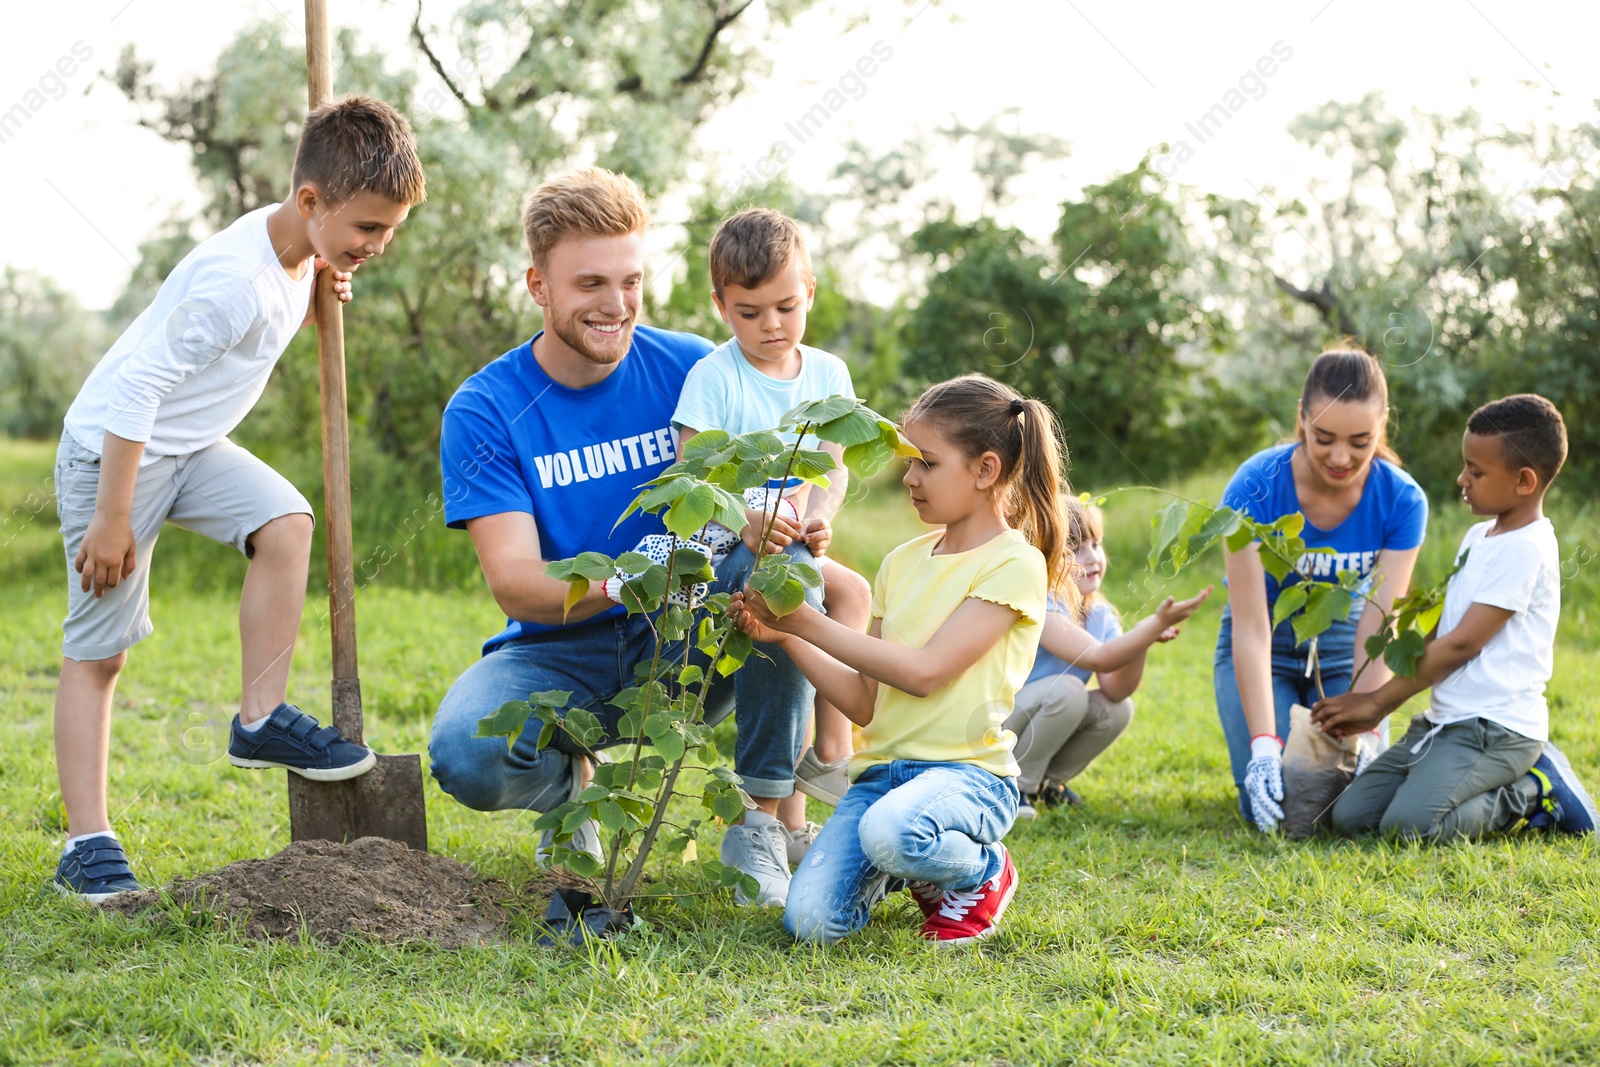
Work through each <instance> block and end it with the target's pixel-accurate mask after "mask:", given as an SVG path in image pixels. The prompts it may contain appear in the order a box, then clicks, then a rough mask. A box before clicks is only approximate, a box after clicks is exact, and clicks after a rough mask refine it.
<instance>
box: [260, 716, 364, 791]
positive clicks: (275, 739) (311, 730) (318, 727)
mask: <svg viewBox="0 0 1600 1067" xmlns="http://www.w3.org/2000/svg"><path fill="white" fill-rule="evenodd" d="M231 734H232V736H231V737H230V738H229V740H228V762H229V763H231V764H233V765H234V766H235V767H248V768H252V769H265V768H271V767H281V768H283V769H284V770H286V771H293V772H294V773H295V774H298V775H299V776H300V777H302V778H309V779H311V780H312V781H313V782H342V781H344V780H345V779H346V778H358V777H360V776H361V775H363V774H366V773H367V772H368V771H370V770H371V769H372V766H373V764H375V763H377V762H378V757H377V755H376V754H375V753H374V752H373V751H372V750H371V749H370V748H367V747H366V746H365V745H357V744H354V743H352V742H350V741H346V740H345V739H344V735H342V734H340V733H339V731H338V730H336V729H334V728H333V727H332V726H323V725H322V724H321V723H319V722H317V720H316V719H313V718H312V717H311V716H309V715H307V714H306V713H305V712H303V711H301V710H300V709H299V708H297V707H295V706H294V705H293V704H279V705H278V706H277V707H276V708H273V709H272V714H271V715H269V716H267V721H266V722H265V723H264V724H262V726H261V728H260V729H259V730H254V731H252V730H246V729H245V728H244V727H243V726H242V725H241V724H240V722H239V717H238V716H237V715H235V716H234V717H233V729H232V731H231Z"/></svg>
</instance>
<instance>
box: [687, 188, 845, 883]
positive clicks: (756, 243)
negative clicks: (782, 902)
mask: <svg viewBox="0 0 1600 1067" xmlns="http://www.w3.org/2000/svg"><path fill="white" fill-rule="evenodd" d="M710 260H711V285H712V300H713V301H714V303H715V304H716V308H717V313H718V314H719V315H721V316H722V320H723V321H724V322H726V323H727V324H728V325H729V326H730V327H731V328H732V330H733V338H732V339H731V340H730V341H728V342H727V343H726V344H724V345H722V346H721V347H719V348H717V349H716V350H715V351H713V352H712V353H711V354H710V355H708V356H706V357H705V358H704V359H703V360H701V361H700V362H699V363H697V364H696V365H695V366H694V368H693V369H692V370H690V372H689V377H688V379H687V380H686V381H685V382H684V385H683V392H682V394H680V396H679V399H678V407H677V410H675V411H674V412H673V414H672V425H673V426H674V427H675V428H676V429H677V431H678V447H679V449H680V450H681V449H682V447H683V444H684V443H685V442H687V441H688V440H689V439H690V438H691V437H693V436H694V435H695V434H696V433H699V432H700V431H702V430H725V431H727V432H728V433H732V434H740V433H751V432H754V431H758V430H771V429H774V428H775V427H777V425H778V424H779V421H780V419H781V418H782V416H783V414H784V413H785V412H786V411H788V410H790V409H791V408H793V407H795V406H796V405H798V404H803V403H805V402H807V401H810V400H821V399H823V398H825V397H829V396H850V397H853V396H855V389H854V387H853V386H852V385H851V382H850V369H849V368H848V367H847V366H845V363H844V361H843V360H842V359H840V358H839V357H838V356H835V355H832V354H830V353H828V352H824V351H822V350H821V349H818V348H812V347H810V346H809V345H803V344H801V343H800V339H801V338H802V337H803V336H804V335H805V329H806V312H807V311H809V310H810V309H811V303H812V300H813V298H814V297H815V295H816V285H817V283H816V277H815V275H813V274H812V272H811V261H810V258H809V256H807V254H806V247H805V241H804V239H803V238H802V237H801V235H800V230H799V227H798V226H796V225H795V223H794V220H793V219H790V218H788V217H787V216H784V215H781V214H779V213H778V212H776V211H770V210H767V209H765V208H752V209H750V210H747V211H741V212H739V213H738V214H737V215H734V216H733V217H732V218H730V219H728V220H727V221H725V222H724V223H723V224H722V225H721V227H719V228H718V230H717V233H716V236H714V237H713V238H712V239H711V250H710ZM791 443H792V438H791ZM803 443H804V445H805V447H808V448H818V447H821V448H824V449H826V450H827V451H829V452H831V453H832V454H833V457H834V460H835V461H836V462H838V463H839V467H838V469H837V470H835V471H834V472H833V473H832V475H830V477H829V485H828V488H827V490H826V491H820V490H817V489H815V488H814V487H812V486H811V485H810V484H808V483H806V482H803V481H801V480H800V479H798V478H791V479H789V481H788V483H787V484H785V483H783V482H781V481H779V480H777V479H774V481H773V482H772V483H770V484H769V485H768V486H767V488H766V489H765V491H763V490H761V489H756V490H752V491H751V493H748V494H746V497H747V500H748V502H749V504H750V505H751V506H750V509H749V510H748V511H747V512H746V517H747V521H746V525H745V528H744V529H743V530H734V531H723V530H722V529H721V528H720V527H718V528H716V529H715V530H709V531H708V537H707V540H708V541H710V542H711V543H712V548H713V551H714V553H715V552H718V551H721V552H726V551H728V550H730V549H732V548H733V547H734V545H735V544H736V540H743V542H744V545H745V547H746V548H748V549H749V550H750V551H751V552H752V553H755V554H757V555H762V554H765V553H771V552H781V551H783V549H784V546H786V545H788V544H790V543H792V542H794V541H801V542H803V543H804V544H805V545H806V547H807V548H809V549H810V550H811V552H812V554H813V555H814V556H815V557H816V559H817V563H818V565H819V566H821V567H822V568H823V577H824V579H825V581H824V586H823V588H824V604H825V607H826V610H827V613H828V615H829V616H830V617H831V618H833V619H835V620H837V621H839V622H842V623H844V624H845V625H847V626H853V627H855V628H856V629H858V630H861V631H863V632H865V630H866V627H867V621H868V614H869V612H870V609H871V597H872V591H871V587H870V586H869V585H868V584H867V581H866V579H865V578H863V577H862V576H861V575H859V574H856V573H855V572H854V571H852V570H850V569H849V568H847V567H844V566H842V565H841V564H839V563H837V562H835V561H833V560H831V559H829V558H828V557H827V555H826V553H827V551H828V544H829V542H830V541H832V539H833V517H834V516H835V515H836V514H837V513H838V511H839V506H840V505H841V504H842V503H843V502H844V494H845V489H846V487H847V486H848V474H847V472H846V471H845V469H844V464H843V453H842V450H841V449H840V447H839V446H838V445H835V444H819V442H818V441H817V439H816V438H815V437H808V438H807V439H806V440H805V441H804V442H803ZM774 507H776V508H777V511H778V515H777V517H776V518H775V519H772V520H771V521H772V530H771V534H770V535H769V537H768V539H767V542H766V544H765V545H762V544H761V543H760V537H761V531H762V530H763V529H764V528H765V527H766V525H767V522H768V519H769V518H770V513H771V509H772V508H774ZM713 525H714V524H713ZM717 535H720V536H717ZM713 558H715V556H714V557H713ZM815 719H816V723H815V726H816V730H815V743H814V745H813V746H812V747H810V748H807V749H806V752H805V754H804V755H803V756H802V757H801V759H800V765H799V767H798V768H797V769H796V771H795V784H796V785H797V786H798V787H799V788H800V789H801V790H802V791H803V792H805V793H809V794H810V795H811V796H814V797H816V798H817V799H818V800H821V801H823V802H824V803H826V804H837V803H838V802H839V798H840V797H841V796H842V795H843V794H844V791H845V789H847V788H848V780H847V778H846V777H845V766H846V765H847V764H848V763H849V760H850V755H851V736H850V723H849V721H848V720H847V719H846V718H845V717H844V716H843V715H842V714H840V712H839V711H838V710H837V709H836V708H834V707H833V706H832V705H830V704H828V703H827V702H826V701H824V700H822V699H821V698H820V697H819V698H818V700H817V706H816V715H815ZM759 814H760V813H758V812H751V813H749V814H748V815H747V816H746V819H745V826H746V827H749V828H751V829H750V832H752V833H774V834H777V833H784V834H785V845H786V849H787V852H788V857H789V862H790V863H791V864H794V863H798V862H799V861H800V857H801V856H803V855H804V854H805V849H806V848H807V847H808V846H809V844H810V841H811V838H812V837H814V836H815V834H816V827H815V826H814V825H810V824H807V823H806V821H805V801H804V798H803V797H801V796H798V795H796V796H794V797H791V798H790V799H789V800H788V801H785V802H784V804H782V805H780V806H779V809H778V819H779V821H780V822H781V823H782V826H779V825H778V823H776V822H774V823H770V824H768V823H762V820H760V819H759V818H755V823H756V824H759V825H752V818H753V817H755V816H758V815H759ZM730 843H732V838H730V839H728V841H727V842H725V843H724V848H723V851H724V852H725V853H726V852H727V851H728V849H729V847H730ZM723 861H724V862H732V861H730V859H729V857H728V856H727V855H724V857H723ZM735 865H736V866H737V865H738V864H737V863H736V864H735ZM784 874H787V872H784Z"/></svg>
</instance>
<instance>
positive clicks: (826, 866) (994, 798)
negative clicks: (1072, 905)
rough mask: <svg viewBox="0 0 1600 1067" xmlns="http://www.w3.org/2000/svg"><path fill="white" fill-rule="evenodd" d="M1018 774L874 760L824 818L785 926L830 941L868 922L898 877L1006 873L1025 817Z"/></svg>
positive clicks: (968, 877)
mask: <svg viewBox="0 0 1600 1067" xmlns="http://www.w3.org/2000/svg"><path fill="white" fill-rule="evenodd" d="M1018 797H1019V794H1018V792H1017V780H1016V779H1015V778H1001V777H999V776H997V775H995V774H992V773H991V772H989V771H986V770H984V769H983V768H982V767H976V766H973V765H972V764H970V763H919V762H916V761H913V760H894V761H893V762H891V763H883V764H878V765H877V766H874V767H869V768H867V770H865V771H863V772H862V773H861V777H859V778H857V779H856V780H855V781H854V782H852V783H851V785H850V791H849V792H847V793H846V794H845V795H844V799H843V800H841V801H840V802H839V806H838V807H837V808H834V809H833V815H832V816H830V817H829V819H828V821H827V822H825V823H823V825H822V831H821V833H819V834H817V839H816V840H815V841H813V842H812V843H811V848H810V850H809V851H807V852H806V858H805V859H803V860H801V861H800V866H799V867H798V868H796V869H795V872H794V880H793V881H791V882H790V883H789V903H788V906H787V907H786V908H785V909H784V913H783V927H784V929H786V930H788V931H789V933H790V934H792V935H793V936H794V938H795V939H796V940H799V941H819V942H823V943H825V944H831V943H832V942H835V941H838V940H839V939H840V938H843V937H845V936H846V935H847V934H851V933H854V932H855V931H857V930H859V929H861V928H862V927H863V926H865V925H867V915H868V914H869V913H870V912H871V910H872V905H873V904H874V903H876V902H877V901H878V900H879V899H880V898H881V896H882V892H883V886H884V883H885V882H886V881H887V879H888V878H890V877H895V878H904V879H906V880H907V881H912V882H932V883H933V884H934V885H937V886H940V887H943V888H947V889H948V888H957V889H964V888H967V887H969V886H975V885H980V884H982V883H984V882H987V881H988V880H989V879H991V878H993V877H995V876H996V875H997V874H999V873H1000V869H1001V867H1002V866H1003V865H1004V864H1005V849H1003V848H1002V847H1001V846H1000V844H999V841H1000V839H1001V838H1002V837H1004V836H1005V835H1006V831H1007V830H1010V829H1011V824H1012V823H1013V822H1014V821H1015V820H1016V817H1017V801H1018Z"/></svg>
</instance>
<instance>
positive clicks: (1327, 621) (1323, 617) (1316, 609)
mask: <svg viewBox="0 0 1600 1067" xmlns="http://www.w3.org/2000/svg"><path fill="white" fill-rule="evenodd" d="M1301 584H1303V585H1305V586H1306V587H1307V588H1306V608H1305V611H1303V612H1301V613H1300V614H1299V615H1296V616H1295V619H1294V636H1295V640H1296V642H1298V643H1300V644H1304V643H1305V642H1307V641H1309V640H1311V638H1313V637H1315V636H1317V635H1318V634H1321V633H1325V632H1326V631H1327V629H1328V627H1330V626H1332V625H1333V621H1334V620H1335V619H1343V618H1347V617H1348V616H1349V615H1350V594H1349V593H1347V592H1345V591H1344V590H1343V589H1340V588H1339V587H1338V586H1336V585H1329V584H1328V583H1326V582H1304V583H1301Z"/></svg>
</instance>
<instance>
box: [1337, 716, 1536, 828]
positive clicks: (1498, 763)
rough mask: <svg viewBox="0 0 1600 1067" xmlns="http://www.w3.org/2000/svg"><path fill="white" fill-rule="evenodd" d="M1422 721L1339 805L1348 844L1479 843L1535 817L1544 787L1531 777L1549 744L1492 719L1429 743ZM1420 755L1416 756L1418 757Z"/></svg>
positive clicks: (1458, 726) (1451, 729)
mask: <svg viewBox="0 0 1600 1067" xmlns="http://www.w3.org/2000/svg"><path fill="white" fill-rule="evenodd" d="M1432 729H1433V723H1431V722H1429V721H1428V720H1427V719H1426V718H1424V717H1423V716H1421V715H1418V716H1416V717H1415V718H1413V719H1412V720H1411V726H1410V728H1409V729H1407V730H1406V735H1405V736H1404V737H1402V738H1401V739H1400V740H1399V741H1397V742H1395V744H1394V746H1393V747H1391V748H1390V749H1388V750H1387V751H1386V752H1384V754H1383V755H1381V756H1379V757H1378V758H1377V759H1375V760H1373V761H1372V765H1371V766H1370V767H1368V768H1367V769H1366V770H1365V771H1363V772H1362V773H1361V775H1360V776H1359V777H1358V778H1356V780H1355V781H1353V782H1351V783H1350V787H1349V788H1348V789H1346V790H1345V791H1344V793H1343V794H1342V795H1341V796H1340V797H1339V799H1338V801H1336V802H1335V803H1334V805H1333V826H1334V829H1336V830H1338V831H1339V832H1340V833H1341V834H1344V835H1345V836H1346V837H1353V836H1355V835H1356V834H1362V833H1371V832H1372V831H1374V830H1376V831H1378V832H1379V833H1383V834H1397V835H1399V836H1400V837H1420V838H1433V839H1438V840H1445V841H1448V840H1451V839H1453V838H1468V839H1474V838H1479V837H1482V836H1484V835H1485V834H1492V833H1497V832H1500V831H1503V830H1509V829H1511V828H1512V827H1514V826H1516V824H1517V823H1518V822H1520V821H1521V820H1522V819H1524V818H1526V817H1527V816H1528V815H1529V814H1531V813H1532V812H1533V810H1534V807H1535V805H1536V803H1537V802H1538V799H1539V787H1538V785H1537V784H1535V782H1534V780H1533V779H1532V778H1530V777H1529V776H1528V771H1529V769H1531V768H1532V767H1533V763H1534V761H1535V760H1537V759H1538V758H1539V754H1540V753H1541V752H1543V751H1544V742H1543V741H1535V740H1534V739H1533V738H1531V737H1524V736H1523V735H1522V734H1519V733H1517V732H1515V731H1514V730H1508V729H1507V728H1506V727H1504V726H1501V725H1500V724H1499V723H1497V722H1490V721H1489V720H1488V719H1468V720H1466V721H1465V722H1453V723H1451V724H1450V725H1449V726H1445V727H1443V728H1441V729H1440V730H1439V731H1438V732H1437V733H1435V734H1434V735H1433V736H1432V737H1429V736H1428V733H1429V731H1431V730H1432ZM1413 748H1415V749H1417V750H1418V751H1416V752H1413V751H1412V749H1413Z"/></svg>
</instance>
